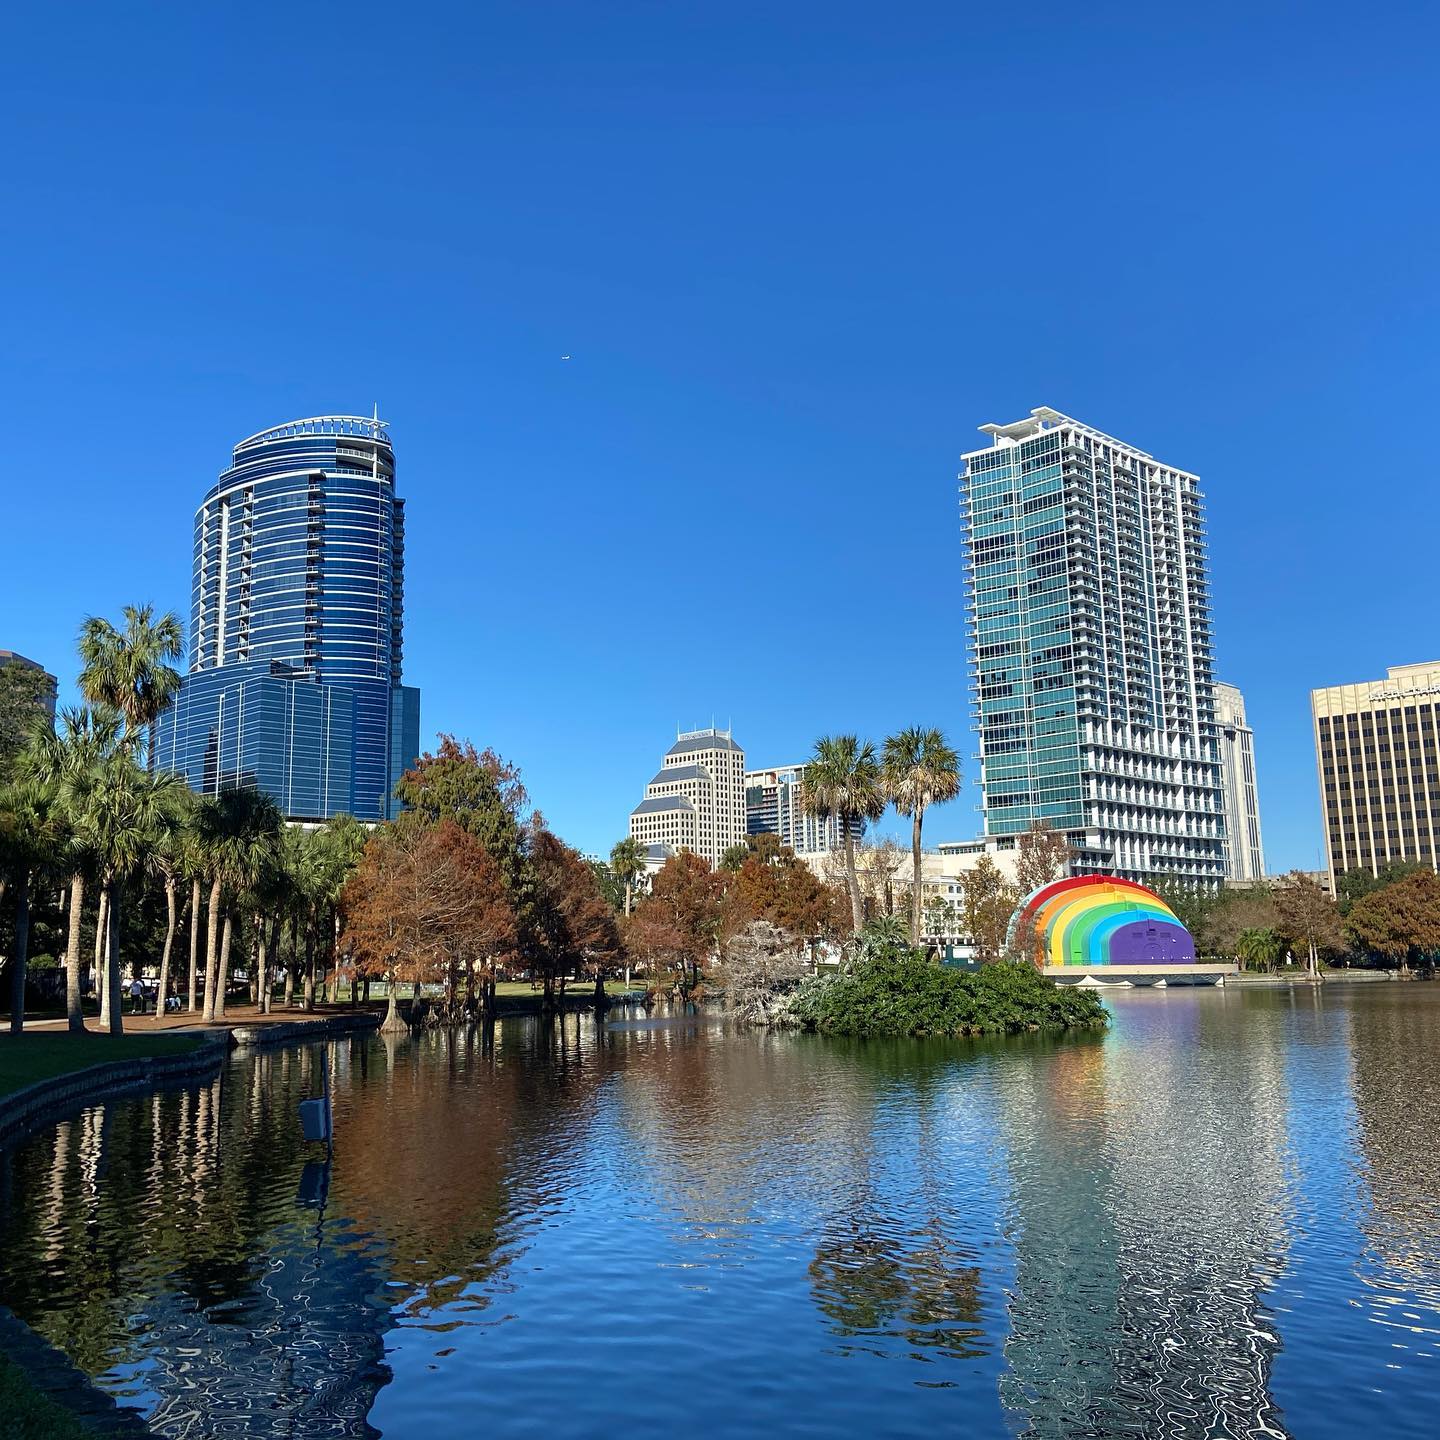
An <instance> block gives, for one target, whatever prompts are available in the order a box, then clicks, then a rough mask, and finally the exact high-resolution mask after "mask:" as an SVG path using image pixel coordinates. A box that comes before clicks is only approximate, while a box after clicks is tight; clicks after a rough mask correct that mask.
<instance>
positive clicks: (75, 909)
mask: <svg viewBox="0 0 1440 1440" xmlns="http://www.w3.org/2000/svg"><path fill="white" fill-rule="evenodd" d="M84 909H85V876H84V874H83V873H81V872H79V871H77V872H76V873H75V874H74V875H72V876H71V877H70V934H69V937H68V938H67V939H66V941H65V1020H66V1023H67V1025H68V1027H69V1029H70V1033H71V1034H72V1035H78V1034H80V1033H82V1032H83V1031H84V1029H85V1012H84V1011H83V1010H81V1008H80V922H81V916H82V912H83V911H84Z"/></svg>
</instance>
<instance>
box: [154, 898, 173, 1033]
mask: <svg viewBox="0 0 1440 1440" xmlns="http://www.w3.org/2000/svg"><path fill="white" fill-rule="evenodd" d="M175 888H176V887H175V881H174V879H173V878H172V879H167V880H166V881H165V948H164V949H163V950H162V951H161V952H160V982H159V984H158V985H156V987H155V1014H156V1016H157V1017H158V1016H161V1015H163V1014H164V1013H165V997H166V995H167V994H169V992H170V951H171V950H172V949H173V947H174V945H175V926H176V923H177V916H176V905H175V899H176V896H175Z"/></svg>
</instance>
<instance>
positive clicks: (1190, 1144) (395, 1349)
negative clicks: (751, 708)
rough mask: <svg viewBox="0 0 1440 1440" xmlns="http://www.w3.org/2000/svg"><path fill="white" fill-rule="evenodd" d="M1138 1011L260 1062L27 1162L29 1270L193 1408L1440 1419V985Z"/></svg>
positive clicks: (672, 1033) (514, 1039)
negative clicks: (1082, 1023) (326, 1108)
mask: <svg viewBox="0 0 1440 1440" xmlns="http://www.w3.org/2000/svg"><path fill="white" fill-rule="evenodd" d="M1112 1009H1113V1012H1114V1018H1115V1024H1114V1026H1113V1028H1112V1030H1111V1033H1109V1034H1108V1035H1106V1036H1104V1037H1103V1038H1101V1037H1086V1038H1081V1039H1068V1040H1058V1041H1057V1040H1042V1039H1030V1038H1026V1039H1020V1040H1011V1041H997V1042H991V1043H972V1044H962V1043H956V1044H934V1043H923V1044H922V1043H916V1042H904V1043H894V1044H876V1043H873V1042H872V1043H869V1044H860V1043H840V1042H834V1041H826V1040H822V1039H817V1038H815V1037H808V1036H792V1035H767V1034H750V1033H737V1032H732V1031H728V1030H727V1029H726V1028H725V1027H724V1026H723V1025H722V1024H721V1023H720V1022H719V1021H718V1020H716V1019H712V1018H710V1017H701V1018H699V1019H685V1018H684V1017H677V1018H675V1019H673V1020H661V1021H656V1020H650V1021H637V1022H635V1023H629V1022H626V1021H624V1020H619V1021H612V1023H611V1024H609V1025H606V1026H602V1027H599V1028H597V1027H596V1026H595V1024H594V1023H593V1022H592V1021H591V1020H589V1019H576V1018H574V1017H571V1018H569V1019H568V1020H566V1021H565V1022H563V1023H559V1022H557V1023H556V1024H555V1025H553V1026H551V1025H545V1026H541V1025H540V1024H538V1023H537V1022H532V1021H512V1022H507V1023H504V1024H502V1025H501V1026H500V1027H499V1028H498V1030H497V1031H496V1033H495V1037H494V1040H493V1044H491V1043H487V1041H486V1039H485V1036H484V1035H483V1033H481V1032H475V1033H473V1034H469V1035H459V1036H451V1035H440V1034H435V1035H427V1036H424V1037H421V1038H418V1039H411V1040H401V1041H398V1042H397V1041H394V1040H385V1039H380V1038H367V1039H364V1040H356V1041H353V1042H350V1041H346V1042H341V1043H338V1044H334V1045H331V1046H318V1045H317V1046H314V1047H311V1048H308V1049H304V1050H292V1051H282V1052H279V1053H275V1054H269V1055H260V1056H256V1057H249V1058H242V1059H237V1060H235V1061H234V1062H233V1063H232V1064H231V1065H230V1066H229V1067H228V1068H227V1069H226V1071H225V1072H224V1074H223V1075H222V1076H221V1078H220V1079H219V1080H218V1081H217V1082H215V1083H214V1084H213V1085H210V1086H206V1087H204V1088H202V1089H199V1090H196V1089H190V1090H173V1091H169V1092H166V1093H163V1094H160V1095H155V1096H151V1097H147V1098H143V1099H126V1100H122V1101H118V1102H116V1103H113V1104H109V1105H104V1106H98V1107H95V1108H92V1109H90V1110H87V1111H85V1112H84V1113H82V1114H79V1115H77V1116H75V1117H74V1118H72V1119H70V1120H68V1121H66V1122H65V1123H63V1124H61V1125H59V1126H57V1127H55V1128H53V1129H51V1130H48V1131H46V1132H43V1133H41V1134H37V1135H36V1136H34V1137H33V1138H31V1139H30V1140H28V1141H26V1142H24V1143H23V1144H21V1145H20V1146H18V1147H16V1149H15V1150H14V1151H13V1152H12V1153H10V1154H7V1155H5V1156H4V1157H3V1158H0V1230H3V1237H0V1238H3V1243H0V1301H3V1302H4V1303H5V1304H8V1305H10V1306H11V1307H12V1308H13V1309H15V1310H16V1311H17V1312H18V1313H19V1314H20V1315H22V1316H23V1317H24V1318H25V1319H26V1320H28V1321H29V1322H30V1323H31V1324H32V1325H34V1326H35V1327H36V1328H37V1329H39V1330H40V1331H42V1332H43V1333H44V1334H45V1335H46V1336H47V1337H49V1338H50V1339H51V1340H52V1341H54V1342H55V1343H56V1344H57V1345H59V1346H61V1347H62V1348H63V1349H65V1350H66V1351H67V1352H68V1353H69V1354H70V1355H71V1356H72V1357H74V1359H75V1360H76V1361H77V1362H78V1363H79V1364H80V1365H81V1366H82V1367H83V1368H85V1369H86V1370H88V1371H89V1372H91V1373H93V1374H95V1375H96V1376H98V1377H99V1379H100V1381H101V1383H102V1384H103V1385H105V1386H106V1387H108V1388H109V1389H111V1390H112V1391H113V1392H114V1393H115V1394H116V1395H117V1396H118V1397H119V1398H120V1399H121V1401H122V1403H124V1404H127V1405H131V1406H134V1407H136V1408H138V1409H140V1410H142V1411H143V1412H144V1413H145V1414H146V1415H147V1416H149V1417H150V1420H151V1424H152V1426H153V1428H154V1429H155V1431H156V1432H157V1433H158V1434H161V1435H166V1436H201V1435H247V1436H281V1435H283V1436H319V1435H347V1436H362V1435H371V1436H373V1435H376V1434H383V1435H385V1436H387V1437H402V1440H409V1437H424V1440H448V1437H451V1436H467V1437H468V1436H471V1435H480V1434H487V1433H488V1434H497V1435H505V1436H510V1435H515V1436H528V1435H535V1436H541V1435H545V1436H582V1435H596V1434H600V1433H601V1432H603V1431H607V1430H612V1429H613V1430H615V1431H617V1432H623V1433H626V1434H631V1435H638V1436H651V1435H655V1436H658V1435H672V1434H675V1433H681V1434H685V1433H693V1434H696V1435H734V1436H741V1435H744V1436H750V1435H753V1434H756V1433H765V1432H770V1433H779V1434H785V1435H801V1436H804V1435H816V1436H822V1435H823V1436H835V1435H887V1436H910V1435H915V1436H925V1437H927V1440H928V1437H933V1436H937V1435H940V1434H966V1435H971V1436H990V1435H996V1436H1004V1435H1033V1436H1099V1435H1107V1436H1108V1435H1135V1436H1260V1435H1263V1436H1285V1435H1293V1436H1297V1437H1310V1436H1322V1437H1323V1436H1351V1435H1353V1434H1355V1433H1356V1432H1357V1431H1361V1430H1363V1431H1366V1432H1368V1433H1369V1434H1373V1435H1375V1436H1406V1435H1417V1436H1418V1435H1426V1436H1429V1435H1431V1434H1434V1433H1436V1426H1437V1422H1436V1406H1435V1401H1434V1398H1433V1397H1434V1396H1435V1394H1436V1391H1437V1387H1440V1359H1437V1351H1436V1345H1437V1333H1436V1332H1437V1327H1440V1149H1437V1143H1436V1142H1437V1133H1436V1132H1437V1115H1440V1076H1437V1064H1436V1056H1437V1052H1440V985H1423V984H1411V985H1399V984H1378V985H1368V986H1361V985H1353V986H1343V985H1332V986H1329V987H1327V988H1326V989H1325V990H1324V991H1323V992H1322V993H1321V994H1318V995H1314V994H1311V993H1309V992H1307V991H1296V992H1293V993H1292V992H1289V991H1265V992H1254V991H1251V992H1242V991H1239V990H1236V989H1233V988H1232V989H1230V990H1227V991H1184V990H1171V991H1168V992H1154V991H1151V992H1146V991H1136V992H1132V993H1130V994H1124V995H1121V996H1118V997H1116V998H1115V999H1114V1001H1113V1002H1112ZM323 1064H328V1065H329V1067H330V1070H331V1074H332V1077H333V1082H332V1083H333V1086H334V1093H335V1125H336V1144H335V1152H334V1158H333V1161H332V1162H331V1164H330V1165H329V1166H328V1167H326V1166H325V1165H323V1164H321V1163H316V1162H317V1161H318V1160H319V1158H320V1157H319V1156H318V1155H317V1153H316V1151H315V1148H314V1147H306V1146H305V1145H303V1144H302V1142H301V1140H300V1137H299V1133H298V1130H299V1127H298V1124H297V1122H296V1117H295V1106H296V1102H297V1101H298V1100H299V1099H300V1098H302V1097H303V1096H304V1095H307V1094H312V1093H315V1092H316V1091H317V1089H318V1085H319V1075H320V1067H321V1066H322V1065H323Z"/></svg>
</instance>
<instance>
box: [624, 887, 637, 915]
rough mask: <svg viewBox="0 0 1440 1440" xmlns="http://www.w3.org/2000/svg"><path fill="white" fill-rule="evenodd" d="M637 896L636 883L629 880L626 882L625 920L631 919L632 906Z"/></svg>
mask: <svg viewBox="0 0 1440 1440" xmlns="http://www.w3.org/2000/svg"><path fill="white" fill-rule="evenodd" d="M634 895H635V882H634V881H633V880H631V879H629V878H627V879H626V881H625V918H626V919H627V920H628V919H629V918H630V905H631V902H632V900H633V898H634Z"/></svg>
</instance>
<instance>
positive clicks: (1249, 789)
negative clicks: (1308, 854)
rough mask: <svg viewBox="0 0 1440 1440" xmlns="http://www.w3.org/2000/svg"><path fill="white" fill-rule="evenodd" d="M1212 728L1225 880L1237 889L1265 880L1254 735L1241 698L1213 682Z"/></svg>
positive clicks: (1225, 686)
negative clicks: (1217, 764) (1222, 808)
mask: <svg viewBox="0 0 1440 1440" xmlns="http://www.w3.org/2000/svg"><path fill="white" fill-rule="evenodd" d="M1215 725H1216V729H1217V730H1218V732H1219V736H1220V778H1221V781H1222V783H1223V785H1224V787H1225V788H1224V796H1225V843H1226V847H1227V854H1226V863H1225V878H1226V880H1227V881H1231V882H1233V883H1235V884H1238V885H1248V884H1254V883H1255V882H1257V881H1259V880H1263V879H1264V878H1265V850H1264V847H1263V845H1262V844H1261V843H1260V797H1259V792H1258V790H1257V789H1256V786H1255V732H1254V731H1253V730H1252V729H1251V728H1250V725H1249V722H1248V721H1247V720H1246V719H1245V697H1244V696H1243V695H1242V694H1241V693H1240V691H1239V690H1238V689H1237V688H1236V687H1235V686H1234V685H1226V684H1223V683H1222V682H1220V681H1218V680H1217V681H1216V682H1215Z"/></svg>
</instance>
